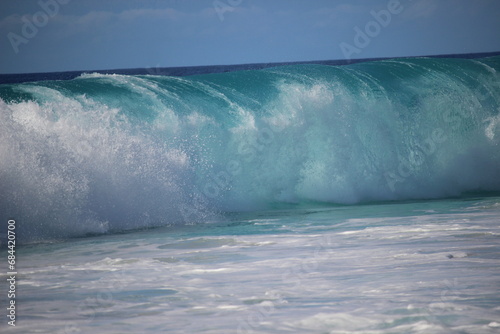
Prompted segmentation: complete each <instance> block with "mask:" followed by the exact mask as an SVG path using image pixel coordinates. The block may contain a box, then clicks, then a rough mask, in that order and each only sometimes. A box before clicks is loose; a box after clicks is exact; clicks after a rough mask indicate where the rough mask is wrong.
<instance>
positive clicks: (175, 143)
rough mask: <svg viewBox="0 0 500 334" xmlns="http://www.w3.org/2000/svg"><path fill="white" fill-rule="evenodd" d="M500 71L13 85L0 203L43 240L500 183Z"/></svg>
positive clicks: (311, 71) (488, 66)
mask: <svg viewBox="0 0 500 334" xmlns="http://www.w3.org/2000/svg"><path fill="white" fill-rule="evenodd" d="M499 69H500V58H499V57H493V58H488V59H480V60H477V59H476V60H464V59H404V60H384V61H378V62H368V63H360V64H353V65H349V66H340V67H334V66H325V65H292V66H284V67H277V68H270V69H265V70H254V71H242V72H231V73H223V74H208V75H200V76H193V77H184V78H176V77H157V76H126V75H103V74H91V75H83V76H80V77H78V78H76V79H74V80H69V81H46V82H39V83H29V84H28V83H26V84H12V85H2V86H0V98H1V101H0V118H1V119H0V127H1V131H0V156H1V157H2V159H1V161H0V187H1V189H2V190H3V191H2V194H1V195H0V209H1V212H2V213H3V214H2V215H8V216H9V217H8V218H12V217H15V218H16V220H17V221H22V222H24V223H23V224H22V226H24V228H22V227H21V228H20V233H21V235H22V237H21V238H22V240H28V241H29V240H39V239H41V240H45V239H47V238H59V237H62V238H64V237H68V236H79V235H84V234H87V233H105V232H108V231H113V230H124V229H133V228H142V227H148V226H157V225H165V224H175V223H195V222H202V221H207V220H209V219H212V218H213V219H217V218H216V217H217V214H218V213H221V212H227V211H229V212H231V211H243V210H256V209H265V208H269V207H270V206H272V205H275V204H279V203H309V202H327V203H339V204H354V203H360V202H365V201H380V200H406V199H419V198H440V197H448V196H458V195H460V194H462V193H464V192H468V191H500V177H499V176H500V153H499V150H498V147H499V141H500V139H499V138H500V114H499V111H500V109H499V108H500V95H499V92H500V89H499V86H500V80H499V77H498V70H499ZM4 218H5V217H4ZM4 221H7V218H6V219H4Z"/></svg>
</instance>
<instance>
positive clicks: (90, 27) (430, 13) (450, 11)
mask: <svg viewBox="0 0 500 334" xmlns="http://www.w3.org/2000/svg"><path fill="white" fill-rule="evenodd" d="M377 16H378V20H377ZM499 31H500V1H498V0H399V1H398V0H350V1H347V0H215V1H214V0H1V1H0V73H26V72H51V71H68V70H98V69H116V68H139V67H157V66H160V67H170V66H195V65H218V64H241V63H259V62H282V61H307V60H326V59H344V58H346V57H349V58H368V57H386V56H390V57H392V56H416V55H429V54H447V53H470V52H490V51H500V35H499ZM362 35H364V36H362Z"/></svg>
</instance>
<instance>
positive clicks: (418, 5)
mask: <svg viewBox="0 0 500 334" xmlns="http://www.w3.org/2000/svg"><path fill="white" fill-rule="evenodd" d="M437 10H438V1H436V0H419V1H417V2H414V3H413V4H412V5H410V7H408V8H405V9H404V11H403V13H402V14H401V17H402V18H403V19H406V20H419V19H428V18H431V17H432V16H434V15H435V14H436V12H437Z"/></svg>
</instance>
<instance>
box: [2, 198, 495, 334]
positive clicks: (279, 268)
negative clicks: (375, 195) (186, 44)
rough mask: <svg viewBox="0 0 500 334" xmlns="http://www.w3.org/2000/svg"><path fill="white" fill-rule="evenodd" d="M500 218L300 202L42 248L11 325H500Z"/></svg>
mask: <svg viewBox="0 0 500 334" xmlns="http://www.w3.org/2000/svg"><path fill="white" fill-rule="evenodd" d="M499 216H500V197H469V198H467V199H454V200H435V201H418V202H407V203H380V204H371V205H368V204H367V205H356V206H337V207H331V206H330V207H328V206H323V207H314V208H312V207H311V208H288V209H281V210H272V211H265V212H257V213H251V214H249V213H247V214H235V215H233V216H231V217H226V219H224V220H221V221H216V222H213V223H211V224H201V225H191V226H171V227H161V228H155V229H150V230H142V231H134V232H131V233H126V234H113V235H104V236H96V237H88V238H80V239H73V240H71V241H67V242H55V243H51V244H43V245H32V246H28V247H24V248H21V249H19V251H18V253H17V255H18V272H19V273H20V275H19V282H18V286H17V289H18V291H19V296H18V298H17V303H18V305H19V307H18V310H17V312H18V313H17V314H18V325H17V328H12V329H8V330H7V331H6V332H11V331H12V332H23V333H39V332H43V333H80V332H81V333H88V332H92V331H96V332H99V333H159V332H169V333H290V332H292V333H498V331H499V329H500V321H499V319H500V318H499V316H500V298H499V297H498V296H499V295H500V294H499V292H500V291H499V289H500V284H499V283H500V242H499V240H500V239H499V238H500V228H499V225H498V217H499ZM2 297H4V296H2ZM4 325H5V324H4V323H2V324H1V326H2V328H5V327H6V326H4Z"/></svg>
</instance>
